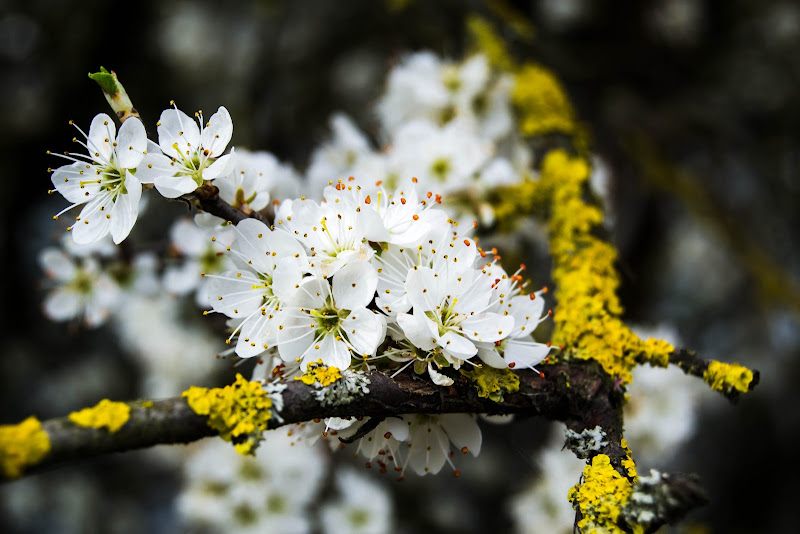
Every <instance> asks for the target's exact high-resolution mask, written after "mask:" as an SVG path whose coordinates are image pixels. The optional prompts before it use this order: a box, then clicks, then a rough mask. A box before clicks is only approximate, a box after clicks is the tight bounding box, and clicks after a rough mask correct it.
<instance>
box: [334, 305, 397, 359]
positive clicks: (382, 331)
mask: <svg viewBox="0 0 800 534" xmlns="http://www.w3.org/2000/svg"><path fill="white" fill-rule="evenodd" d="M341 328H342V330H343V331H344V334H345V336H346V337H347V341H348V342H349V343H350V345H352V347H353V351H354V352H355V353H356V355H357V356H365V355H366V356H371V355H373V354H375V351H376V350H377V349H378V345H380V344H381V343H382V342H383V340H384V338H386V319H385V318H384V317H383V316H382V315H378V314H377V313H375V312H373V311H371V310H368V309H366V308H357V309H355V310H353V311H351V312H350V315H348V316H347V318H346V319H344V320H342V322H341Z"/></svg>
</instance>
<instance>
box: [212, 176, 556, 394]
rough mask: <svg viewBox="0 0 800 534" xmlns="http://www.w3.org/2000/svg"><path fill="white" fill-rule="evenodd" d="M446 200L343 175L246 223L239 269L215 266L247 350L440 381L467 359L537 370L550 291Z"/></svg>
mask: <svg viewBox="0 0 800 534" xmlns="http://www.w3.org/2000/svg"><path fill="white" fill-rule="evenodd" d="M436 198H438V195H437V196H434V194H433V193H431V192H429V193H427V194H425V195H424V196H423V198H422V199H420V198H418V197H417V194H416V192H415V189H414V188H413V187H409V188H408V189H405V188H398V189H396V190H394V191H387V190H386V189H384V188H383V187H382V186H381V185H372V186H367V185H361V184H360V183H359V181H357V180H353V179H351V180H347V181H345V180H340V181H339V182H337V183H336V184H333V185H330V186H328V187H327V188H325V192H324V199H325V200H324V201H322V202H320V203H317V202H316V201H313V200H308V199H300V200H293V201H286V202H284V203H282V204H280V206H279V208H278V210H277V214H276V221H275V226H274V227H273V228H269V227H267V226H266V225H265V224H263V223H261V222H259V221H257V220H253V219H248V220H244V221H242V222H240V223H239V224H238V225H237V226H236V227H235V238H234V241H233V243H232V244H231V245H230V247H227V248H228V252H229V254H230V259H231V261H232V262H233V263H234V264H235V265H236V269H233V270H230V271H226V272H224V273H222V274H219V275H211V274H209V275H206V277H208V278H211V283H210V286H209V294H210V296H211V299H210V302H209V304H210V305H211V307H212V308H213V311H214V312H218V313H222V314H224V315H226V316H227V317H229V318H230V319H231V320H232V321H233V322H234V324H235V326H234V329H233V333H232V334H231V337H230V339H231V340H233V339H234V338H236V345H235V352H236V354H237V355H238V356H240V357H243V358H247V357H252V356H259V355H262V354H264V353H265V352H266V353H270V354H277V355H279V356H280V358H281V359H282V360H283V362H285V363H286V364H287V365H289V366H291V365H294V364H296V363H299V364H300V365H299V368H300V370H301V371H305V370H306V368H307V366H308V364H309V363H310V362H317V361H320V360H321V362H322V363H323V364H324V365H326V366H332V367H336V368H338V369H347V368H348V367H350V366H351V365H354V364H355V365H359V366H361V368H368V367H369V365H370V362H376V364H377V363H388V364H391V363H393V362H403V363H405V362H407V363H406V365H411V364H413V365H414V368H415V370H417V372H418V373H421V372H423V371H424V370H427V372H428V374H429V375H430V377H431V379H432V380H433V381H434V382H435V383H437V384H440V385H450V384H452V378H449V377H447V376H445V375H444V374H442V373H441V369H442V368H446V367H453V368H455V369H458V368H460V367H461V365H463V364H464V363H465V362H470V363H475V362H476V360H480V361H482V362H483V363H486V364H488V365H490V366H492V367H498V368H507V367H515V368H517V369H519V368H533V367H534V366H535V365H536V364H537V363H539V362H540V361H541V360H542V359H543V358H544V357H545V356H546V355H547V353H548V352H549V350H550V348H549V346H548V345H547V344H543V343H539V342H537V341H535V340H534V338H533V336H532V333H533V331H534V330H535V328H536V326H537V325H538V324H539V322H541V321H542V320H543V318H546V317H547V314H545V313H544V299H543V298H542V291H537V292H533V293H527V294H525V291H526V287H527V286H526V284H525V283H522V276H521V275H520V274H519V273H520V271H517V272H516V273H514V274H512V275H509V274H507V273H506V272H505V271H504V270H503V268H502V267H501V266H500V265H499V264H498V263H497V261H495V260H491V259H489V257H488V255H487V253H486V252H485V251H483V250H482V249H481V248H480V247H479V246H478V244H477V242H476V241H475V240H474V239H472V238H471V237H469V236H468V232H462V231H461V230H460V229H459V227H458V225H457V223H455V222H454V221H452V220H450V219H448V218H447V216H446V215H445V214H444V212H443V211H442V210H440V209H438V208H437V207H436V206H437V204H436V200H435V199H436ZM379 348H381V349H382V350H380V351H379V350H378V349H379ZM386 360H389V362H386Z"/></svg>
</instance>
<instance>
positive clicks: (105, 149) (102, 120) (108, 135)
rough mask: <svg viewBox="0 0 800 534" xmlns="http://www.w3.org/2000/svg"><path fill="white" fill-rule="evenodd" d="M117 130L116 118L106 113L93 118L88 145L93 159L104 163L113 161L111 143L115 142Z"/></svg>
mask: <svg viewBox="0 0 800 534" xmlns="http://www.w3.org/2000/svg"><path fill="white" fill-rule="evenodd" d="M116 132H117V127H116V125H115V124H114V120H113V119H112V118H111V117H109V116H108V115H106V114H105V113H100V114H99V115H97V116H95V118H94V119H92V124H91V126H89V136H88V137H87V138H86V146H88V147H89V155H90V156H91V157H92V159H93V160H95V161H96V162H98V163H102V164H104V165H105V164H108V163H110V162H111V153H112V147H111V144H112V143H113V142H114V138H115V137H116Z"/></svg>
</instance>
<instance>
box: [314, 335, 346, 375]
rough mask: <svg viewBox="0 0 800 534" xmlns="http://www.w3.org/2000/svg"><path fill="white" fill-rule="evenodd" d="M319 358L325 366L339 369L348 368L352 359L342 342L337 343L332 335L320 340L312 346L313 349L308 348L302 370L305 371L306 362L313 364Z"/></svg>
mask: <svg viewBox="0 0 800 534" xmlns="http://www.w3.org/2000/svg"><path fill="white" fill-rule="evenodd" d="M317 347H319V349H317ZM320 358H321V359H322V363H324V364H325V365H327V366H333V367H338V368H339V369H347V368H348V367H350V361H351V359H352V358H351V356H350V351H349V350H348V349H347V345H345V344H344V342H342V341H337V340H336V339H335V338H334V336H332V335H327V336H325V337H324V338H322V341H321V342H320V343H318V344H316V345H314V347H313V348H311V347H309V349H308V350H307V351H306V354H305V356H304V358H303V369H305V365H306V364H307V363H308V362H315V361H317V360H318V359H320Z"/></svg>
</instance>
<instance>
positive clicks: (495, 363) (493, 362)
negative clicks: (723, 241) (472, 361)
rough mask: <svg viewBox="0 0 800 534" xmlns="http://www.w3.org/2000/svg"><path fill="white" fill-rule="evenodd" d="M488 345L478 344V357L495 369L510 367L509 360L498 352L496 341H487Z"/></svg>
mask: <svg viewBox="0 0 800 534" xmlns="http://www.w3.org/2000/svg"><path fill="white" fill-rule="evenodd" d="M486 345H488V346H482V345H481V344H478V358H480V359H481V361H482V362H483V363H485V364H486V365H488V366H489V367H494V368H495V369H506V368H508V362H506V361H505V360H504V359H503V357H502V356H500V353H499V352H497V349H496V348H495V346H494V343H487V344H486Z"/></svg>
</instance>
